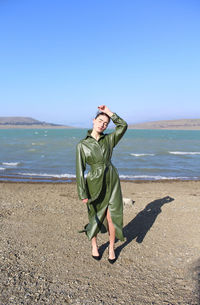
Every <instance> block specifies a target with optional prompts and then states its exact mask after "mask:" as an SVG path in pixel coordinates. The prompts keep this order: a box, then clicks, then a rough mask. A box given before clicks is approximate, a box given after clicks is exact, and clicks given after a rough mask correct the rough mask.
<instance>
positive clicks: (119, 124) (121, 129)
mask: <svg viewBox="0 0 200 305" xmlns="http://www.w3.org/2000/svg"><path fill="white" fill-rule="evenodd" d="M98 109H99V110H100V111H101V112H104V113H106V114H107V115H108V116H109V117H110V118H111V120H112V121H113V123H114V124H115V125H116V127H115V131H114V132H112V133H111V134H110V135H109V138H110V141H111V144H112V147H114V146H115V145H117V143H118V142H119V140H120V139H121V138H122V136H123V135H124V133H125V132H126V130H127V128H128V124H127V123H126V122H125V121H124V120H123V119H122V118H120V117H119V116H118V115H117V114H116V113H113V112H112V111H110V109H109V108H108V107H107V106H106V105H101V106H99V107H98Z"/></svg>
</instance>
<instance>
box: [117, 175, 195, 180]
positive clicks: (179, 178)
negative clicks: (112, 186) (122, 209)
mask: <svg viewBox="0 0 200 305" xmlns="http://www.w3.org/2000/svg"><path fill="white" fill-rule="evenodd" d="M119 177H120V178H121V179H125V180H126V179H133V180H137V179H139V180H195V179H199V177H192V178H191V177H165V176H148V175H135V176H133V175H120V176H119Z"/></svg>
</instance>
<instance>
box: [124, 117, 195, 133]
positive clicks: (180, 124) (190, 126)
mask: <svg viewBox="0 0 200 305" xmlns="http://www.w3.org/2000/svg"><path fill="white" fill-rule="evenodd" d="M129 129H171V130H200V119H179V120H160V121H151V122H144V123H137V124H129Z"/></svg>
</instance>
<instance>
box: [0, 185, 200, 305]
mask: <svg viewBox="0 0 200 305" xmlns="http://www.w3.org/2000/svg"><path fill="white" fill-rule="evenodd" d="M121 186H122V194H123V197H125V198H130V199H132V200H133V205H125V206H124V234H125V237H126V239H125V241H124V242H119V241H118V242H116V246H115V247H116V253H117V261H116V263H115V264H114V265H113V266H111V265H110V264H109V263H108V261H107V246H108V243H107V240H108V235H107V234H99V238H98V240H99V246H100V251H101V252H102V254H103V257H102V259H101V261H100V262H96V261H94V260H93V259H92V258H91V253H90V252H91V248H90V243H89V242H88V240H87V238H86V236H85V235H84V234H79V233H78V231H79V230H80V229H81V228H82V227H83V226H84V224H85V223H86V222H87V209H86V207H85V205H83V204H82V202H81V201H80V200H78V196H77V192H76V184H75V181H73V182H71V183H45V182H44V183H38V182H28V183H21V182H15V183H11V182H6V183H4V182H1V183H0V193H1V200H0V216H1V217H0V219H1V252H0V261H1V275H0V278H1V283H2V286H1V287H2V288H1V296H0V302H1V303H2V304H11V303H12V304H19V303H21V302H24V300H26V302H27V304H28V303H29V304H33V303H37V304H38V303H41V304H42V303H45V304H90V303H92V304H149V305H150V304H156V305H159V304H164V303H167V304H182V305H186V304H193V305H195V304H196V305H197V304H198V302H199V297H200V294H199V292H200V289H199V287H198V281H199V278H198V276H199V270H200V269H199V268H200V256H199V253H200V244H199V234H200V228H199V223H200V205H199V202H198V198H199V196H200V181H194V180H193V181H121ZM94 270H95V272H94ZM97 278H98V281H97ZM8 283H9V284H8ZM102 283H106V285H102Z"/></svg>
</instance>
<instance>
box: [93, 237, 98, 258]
mask: <svg viewBox="0 0 200 305" xmlns="http://www.w3.org/2000/svg"><path fill="white" fill-rule="evenodd" d="M92 255H93V256H99V251H98V246H97V236H94V237H93V238H92Z"/></svg>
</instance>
